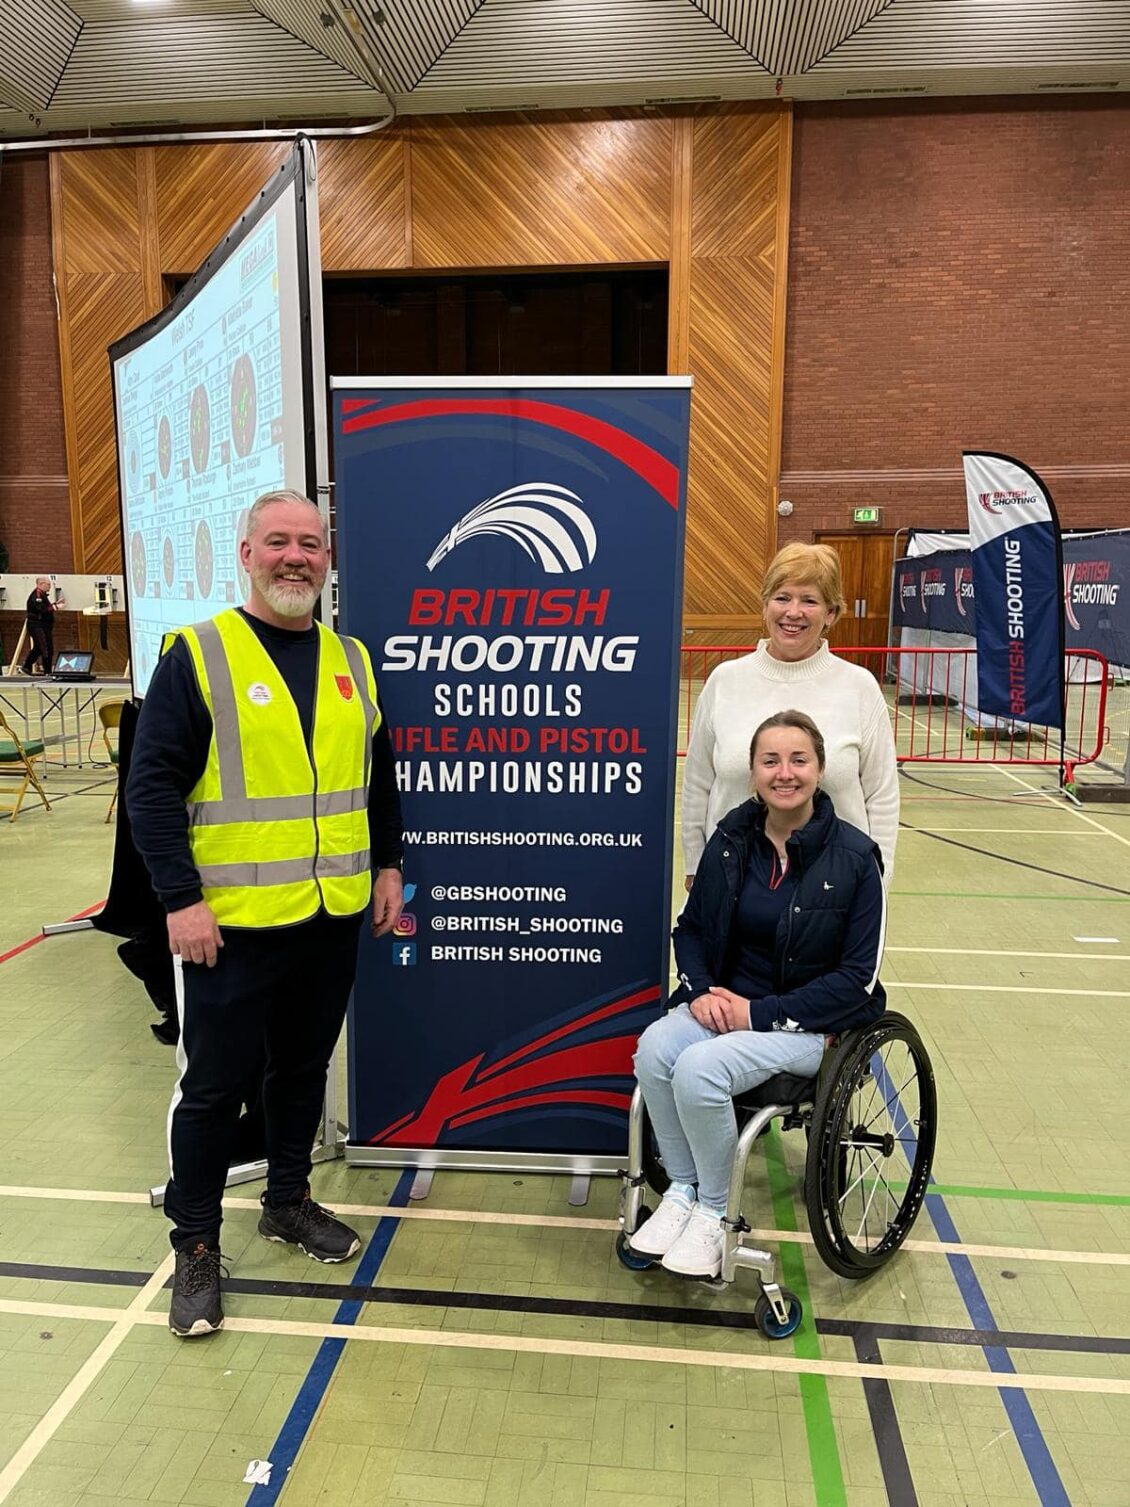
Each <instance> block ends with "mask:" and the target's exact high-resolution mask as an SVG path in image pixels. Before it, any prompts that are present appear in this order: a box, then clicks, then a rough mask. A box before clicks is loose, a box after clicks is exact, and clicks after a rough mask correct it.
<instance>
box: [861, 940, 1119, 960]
mask: <svg viewBox="0 0 1130 1507" xmlns="http://www.w3.org/2000/svg"><path fill="white" fill-rule="evenodd" d="M1074 940H1075V941H1076V942H1088V941H1092V942H1105V943H1106V944H1107V945H1108V946H1109V945H1110V944H1111V943H1114V944H1116V945H1117V942H1118V938H1117V937H1076V938H1074ZM883 952H884V954H886V953H888V952H916V953H924V954H925V955H926V956H927V957H932V956H933V957H954V958H1067V959H1069V960H1070V961H1072V962H1079V961H1082V962H1085V963H1130V953H1124V952H1013V951H1010V950H1007V949H1003V948H996V947H885V948H884V949H883Z"/></svg>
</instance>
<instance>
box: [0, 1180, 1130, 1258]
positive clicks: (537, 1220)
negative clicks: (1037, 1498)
mask: <svg viewBox="0 0 1130 1507" xmlns="http://www.w3.org/2000/svg"><path fill="white" fill-rule="evenodd" d="M76 1196H77V1197H79V1198H82V1199H84V1200H85V1201H87V1202H97V1201H98V1200H99V1199H100V1198H101V1197H102V1195H101V1194H99V1193H96V1192H91V1191H89V1190H84V1191H83V1192H81V1193H78V1194H75V1193H73V1192H72V1191H71V1190H70V1189H67V1188H20V1187H6V1188H5V1187H0V1198H4V1197H12V1198H56V1199H62V1200H66V1199H69V1198H72V1197H76ZM122 1196H123V1195H121V1194H111V1195H109V1198H110V1199H111V1200H112V1201H113V1202H120V1201H121V1198H122ZM126 1196H127V1197H128V1198H129V1199H130V1201H131V1202H134V1203H146V1204H147V1203H148V1202H149V1199H148V1197H147V1195H146V1194H144V1193H135V1194H128V1195H126ZM224 1208H225V1209H247V1210H252V1211H255V1212H259V1211H260V1210H259V1200H258V1199H257V1198H225V1199H224ZM333 1208H334V1213H335V1214H348V1215H349V1216H350V1217H351V1218H356V1217H360V1218H368V1219H386V1218H387V1219H403V1220H412V1219H420V1220H424V1221H425V1222H427V1221H429V1220H430V1221H432V1222H433V1223H436V1224H502V1225H520V1226H523V1227H527V1228H531V1229H558V1230H605V1231H608V1232H609V1233H612V1232H613V1231H616V1230H618V1229H619V1228H620V1221H619V1220H618V1219H592V1218H581V1217H578V1218H574V1217H573V1216H572V1215H570V1214H517V1213H504V1212H500V1211H498V1210H494V1209H432V1208H418V1207H417V1208H413V1207H412V1206H411V1205H409V1206H408V1207H406V1208H405V1207H401V1205H399V1204H347V1203H341V1202H339V1201H338V1200H337V1199H336V1198H335V1199H334V1200H333ZM749 1235H750V1236H751V1238H752V1239H754V1240H772V1241H774V1242H776V1243H777V1244H778V1245H812V1244H813V1240H812V1236H811V1235H810V1234H809V1233H808V1232H807V1230H774V1229H753V1230H750V1231H749ZM900 1249H901V1250H904V1251H911V1252H913V1253H914V1254H915V1255H921V1256H985V1257H988V1258H990V1259H992V1260H999V1261H1054V1262H1058V1263H1062V1264H1065V1265H1069V1266H1075V1265H1078V1266H1130V1254H1127V1253H1125V1252H1122V1251H1118V1252H1114V1251H1068V1250H1044V1249H1041V1248H1039V1247H1029V1246H1012V1245H973V1244H969V1245H967V1244H963V1243H961V1242H953V1241H950V1242H947V1241H941V1240H907V1241H905V1242H904V1243H903V1245H902V1246H901V1247H900Z"/></svg>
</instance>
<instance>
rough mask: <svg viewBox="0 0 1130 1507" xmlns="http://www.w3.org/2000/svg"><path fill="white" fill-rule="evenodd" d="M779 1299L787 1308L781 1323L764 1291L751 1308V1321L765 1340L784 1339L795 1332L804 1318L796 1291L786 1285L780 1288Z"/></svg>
mask: <svg viewBox="0 0 1130 1507" xmlns="http://www.w3.org/2000/svg"><path fill="white" fill-rule="evenodd" d="M781 1300H782V1302H783V1303H784V1305H785V1307H786V1308H787V1309H788V1317H787V1318H786V1319H785V1321H784V1322H783V1323H782V1321H781V1319H780V1318H779V1317H778V1315H777V1312H776V1310H775V1309H774V1307H773V1305H772V1303H771V1302H770V1301H769V1299H768V1297H767V1296H766V1294H765V1293H762V1294H761V1296H760V1297H759V1298H758V1300H757V1303H756V1305H755V1306H754V1310H753V1322H754V1323H755V1324H756V1325H757V1327H758V1329H760V1330H761V1332H762V1334H763V1335H764V1336H765V1338H766V1339H767V1340H785V1339H788V1337H789V1335H790V1334H795V1333H796V1332H797V1330H798V1329H799V1328H800V1321H801V1319H803V1318H804V1308H803V1306H802V1304H801V1301H800V1299H799V1298H798V1297H797V1295H796V1293H792V1292H790V1291H789V1290H788V1288H787V1287H782V1288H781Z"/></svg>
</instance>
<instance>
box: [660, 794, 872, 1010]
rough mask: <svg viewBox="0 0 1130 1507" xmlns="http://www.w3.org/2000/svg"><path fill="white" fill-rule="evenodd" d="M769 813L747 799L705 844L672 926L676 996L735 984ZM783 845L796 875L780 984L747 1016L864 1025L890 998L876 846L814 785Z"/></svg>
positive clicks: (784, 920) (779, 950)
mask: <svg viewBox="0 0 1130 1507" xmlns="http://www.w3.org/2000/svg"><path fill="white" fill-rule="evenodd" d="M765 814H766V812H765V807H764V806H762V805H761V804H760V803H759V802H757V801H753V800H749V801H745V802H744V803H743V804H742V805H740V806H737V807H735V808H734V810H733V811H730V812H729V813H728V814H727V815H726V816H724V817H723V818H722V820H721V821H720V822H719V823H718V828H717V830H716V831H715V833H714V836H713V837H712V838H711V839H710V841H709V842H708V843H707V845H706V851H705V852H704V853H703V855H702V859H701V861H700V863H699V866H698V873H697V874H696V876H695V882H694V887H693V889H692V890H691V892H690V895H689V897H688V899H687V903H686V906H685V907H684V910H683V913H682V915H681V916H680V917H679V920H678V923H677V924H676V926H675V931H674V943H675V962H676V964H677V966H678V970H679V987H678V988H677V989H676V991H675V993H674V994H673V995H672V998H671V1004H672V1005H676V1004H681V1003H683V1002H685V1001H689V1000H692V999H697V998H698V996H699V995H700V994H704V993H705V992H706V990H707V989H709V988H710V987H711V985H714V984H718V985H721V986H723V987H729V983H730V979H731V978H732V977H733V963H734V958H735V956H736V952H737V947H736V939H735V938H734V937H733V935H732V925H733V917H734V915H735V912H736V909H737V903H738V897H739V895H740V894H741V891H742V886H743V884H744V883H745V876H746V869H747V867H748V865H749V856H750V852H751V850H752V847H753V843H754V840H755V838H756V837H758V836H760V835H761V834H762V831H763V829H764V825H765ZM786 852H787V853H788V857H789V867H790V870H791V872H792V873H794V874H795V875H796V876H797V883H796V888H795V890H794V892H793V896H792V900H791V903H790V904H789V906H788V907H787V909H786V910H785V911H784V913H783V914H782V916H781V920H780V922H779V924H778V927H777V936H776V943H775V947H774V952H773V976H774V981H775V989H776V992H775V993H773V994H768V995H766V996H765V997H764V998H762V999H760V1000H751V1001H750V1026H751V1027H752V1029H753V1030H755V1031H771V1030H775V1029H781V1028H784V1027H789V1026H791V1027H793V1028H796V1027H799V1028H800V1029H801V1030H805V1031H821V1032H828V1033H833V1032H837V1031H845V1030H847V1029H849V1028H850V1027H852V1026H861V1025H866V1024H867V1023H868V1022H869V1021H872V1020H875V1019H877V1018H878V1017H879V1016H880V1015H882V1013H883V1011H884V1010H885V1008H886V995H885V993H884V992H883V986H882V985H881V984H880V983H879V963H880V962H881V960H882V956H883V938H884V933H885V930H886V897H885V895H884V892H883V879H882V859H881V858H880V856H879V849H878V847H877V846H876V845H875V843H873V842H872V841H871V839H870V838H869V837H868V836H866V835H865V834H864V833H863V832H860V831H859V829H858V828H856V827H853V826H851V825H850V824H849V823H848V822H844V821H841V820H840V819H839V817H838V816H837V815H836V813H835V809H834V807H833V805H832V802H831V800H830V799H829V798H828V796H826V795H825V794H824V792H823V791H817V793H816V799H815V802H814V807H813V813H812V819H811V821H809V822H808V824H807V826H804V827H802V828H801V829H800V831H799V832H794V833H793V835H792V837H790V838H789V841H788V843H787V844H786Z"/></svg>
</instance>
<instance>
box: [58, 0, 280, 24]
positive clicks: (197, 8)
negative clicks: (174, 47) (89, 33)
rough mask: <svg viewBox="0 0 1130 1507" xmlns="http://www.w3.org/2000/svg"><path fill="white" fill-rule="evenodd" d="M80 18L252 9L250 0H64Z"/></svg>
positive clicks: (219, 13)
mask: <svg viewBox="0 0 1130 1507" xmlns="http://www.w3.org/2000/svg"><path fill="white" fill-rule="evenodd" d="M68 3H69V4H70V7H71V9H72V10H73V11H74V12H75V14H76V15H77V16H79V17H80V18H81V19H82V20H83V21H132V22H137V23H144V22H145V21H147V20H158V19H160V20H165V21H167V20H169V19H170V17H173V16H222V15H229V14H231V13H233V12H239V11H244V12H246V11H250V10H254V8H255V7H254V6H253V5H252V4H251V0H152V3H149V4H147V3H146V0H68Z"/></svg>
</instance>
